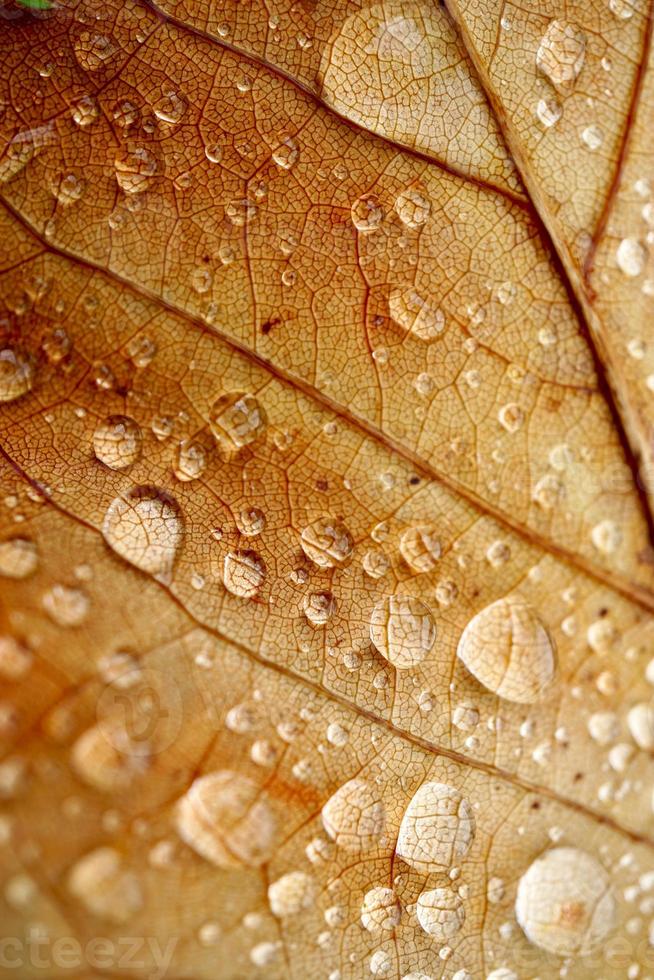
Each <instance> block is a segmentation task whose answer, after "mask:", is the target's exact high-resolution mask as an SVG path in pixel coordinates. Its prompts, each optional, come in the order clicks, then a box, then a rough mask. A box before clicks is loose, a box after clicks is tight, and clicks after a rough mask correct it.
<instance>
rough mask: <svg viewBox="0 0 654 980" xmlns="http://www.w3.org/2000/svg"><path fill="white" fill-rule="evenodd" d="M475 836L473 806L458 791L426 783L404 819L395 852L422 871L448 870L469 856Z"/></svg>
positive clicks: (439, 784)
mask: <svg viewBox="0 0 654 980" xmlns="http://www.w3.org/2000/svg"><path fill="white" fill-rule="evenodd" d="M474 836H475V820H474V816H473V813H472V808H471V806H470V804H469V803H468V801H467V800H466V799H465V798H464V797H463V796H462V795H461V793H460V792H459V790H458V789H455V788H454V787H453V786H448V785H447V784H446V783H436V782H429V783H423V785H422V786H421V787H420V789H419V790H418V791H417V792H416V793H415V795H414V796H413V798H412V800H411V802H410V803H409V805H408V807H407V809H406V812H405V814H404V816H403V818H402V823H401V824H400V832H399V835H398V838H397V845H396V848H395V851H396V854H397V855H398V857H401V858H402V860H403V861H406V862H407V864H410V865H411V867H412V868H415V869H416V870H417V871H418V872H420V874H430V873H432V872H443V871H449V869H450V868H451V867H452V866H453V865H454V864H455V863H456V862H458V861H461V860H462V859H463V858H464V857H465V856H466V854H467V853H468V851H469V850H470V847H471V845H472V842H473V839H474Z"/></svg>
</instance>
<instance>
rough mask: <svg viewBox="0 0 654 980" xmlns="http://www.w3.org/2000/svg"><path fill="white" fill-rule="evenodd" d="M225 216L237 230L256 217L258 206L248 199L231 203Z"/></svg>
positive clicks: (226, 208) (226, 209)
mask: <svg viewBox="0 0 654 980" xmlns="http://www.w3.org/2000/svg"><path fill="white" fill-rule="evenodd" d="M225 214H226V215H227V218H228V219H229V221H231V223H232V224H233V225H234V226H235V227H236V228H242V227H243V226H244V225H246V224H249V222H250V221H252V220H253V219H254V218H255V217H256V214H257V206H256V204H254V203H253V202H252V201H249V200H248V199H247V198H243V199H241V200H240V201H231V202H230V203H229V204H227V205H226V207H225Z"/></svg>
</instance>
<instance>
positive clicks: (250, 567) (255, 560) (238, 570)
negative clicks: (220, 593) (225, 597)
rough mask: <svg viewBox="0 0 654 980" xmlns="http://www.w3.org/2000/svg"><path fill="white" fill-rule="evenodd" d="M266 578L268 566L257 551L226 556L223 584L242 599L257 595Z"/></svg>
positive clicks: (231, 553)
mask: <svg viewBox="0 0 654 980" xmlns="http://www.w3.org/2000/svg"><path fill="white" fill-rule="evenodd" d="M265 577H266V566H265V563H264V561H263V559H262V558H260V557H259V555H258V554H257V553H256V551H230V552H229V553H228V554H227V555H226V556H225V563H224V566H223V584H224V586H225V588H226V589H227V591H228V592H231V593H232V595H235V596H238V597H239V598H241V599H251V598H252V597H253V596H255V595H256V594H257V592H258V591H259V589H260V588H261V586H262V585H263V583H264V579H265Z"/></svg>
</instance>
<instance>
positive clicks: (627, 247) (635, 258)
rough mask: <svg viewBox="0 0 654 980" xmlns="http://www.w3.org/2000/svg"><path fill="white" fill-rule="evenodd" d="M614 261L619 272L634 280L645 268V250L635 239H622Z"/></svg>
mask: <svg viewBox="0 0 654 980" xmlns="http://www.w3.org/2000/svg"><path fill="white" fill-rule="evenodd" d="M615 259H616V262H617V263H618V268H619V269H620V271H621V272H623V273H624V274H625V276H628V277H629V278H630V279H635V278H636V276H639V275H640V274H641V272H642V271H643V269H644V268H645V263H646V262H647V249H646V247H645V246H644V245H643V244H642V242H639V241H638V239H637V238H623V239H622V241H621V242H620V244H619V245H618V248H617V251H616V253H615Z"/></svg>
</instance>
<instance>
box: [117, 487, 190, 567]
mask: <svg viewBox="0 0 654 980" xmlns="http://www.w3.org/2000/svg"><path fill="white" fill-rule="evenodd" d="M102 533H103V535H104V539H105V541H106V542H107V544H108V545H109V547H110V548H112V549H113V551H115V552H116V554H117V555H120V556H121V558H124V559H125V560H126V561H128V562H130V563H131V564H132V565H135V566H136V567H137V568H140V569H141V571H143V572H148V573H149V574H151V575H156V576H167V575H169V574H170V572H171V571H172V568H173V565H174V563H175V558H176V557H177V551H178V549H179V547H180V545H181V542H182V537H183V534H184V522H183V519H182V515H181V512H180V509H179V505H178V504H177V501H176V500H175V499H174V498H173V497H171V496H170V494H168V493H166V492H165V491H164V490H159V489H158V488H157V487H148V486H143V487H134V489H133V490H131V491H130V492H128V493H126V494H124V495H123V496H120V497H116V499H115V500H114V501H113V502H112V503H111V504H110V505H109V507H108V509H107V513H106V514H105V518H104V521H103V523H102Z"/></svg>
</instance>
